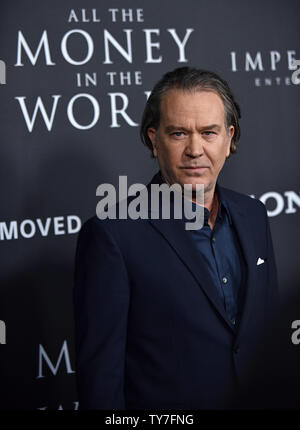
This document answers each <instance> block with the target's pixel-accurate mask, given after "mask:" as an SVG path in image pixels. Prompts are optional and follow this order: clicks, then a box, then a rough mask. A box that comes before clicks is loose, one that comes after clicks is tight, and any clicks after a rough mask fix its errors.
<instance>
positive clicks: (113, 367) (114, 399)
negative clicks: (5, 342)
mask: <svg viewBox="0 0 300 430" xmlns="http://www.w3.org/2000/svg"><path fill="white" fill-rule="evenodd" d="M239 117H240V110H239V106H238V104H237V103H236V101H235V99H234V97H233V95H232V93H231V91H230V89H229V87H228V85H227V83H226V82H225V81H224V80H222V79H221V78H220V77H219V76H218V75H216V74H214V73H212V72H208V71H203V70H198V69H193V68H187V67H186V68H179V69H176V70H174V71H172V72H170V73H167V74H166V75H164V76H163V78H162V79H161V80H160V81H159V82H158V83H157V84H156V85H155V87H154V89H153V91H152V93H151V95H150V97H149V99H148V101H147V104H146V108H145V111H144V115H143V119H142V124H141V135H142V139H143V142H144V143H145V144H146V145H147V146H148V147H149V149H150V150H151V151H152V154H153V156H154V157H156V158H157V160H158V164H159V168H160V170H159V172H158V173H157V174H156V175H155V176H154V177H153V179H152V181H151V182H150V184H148V187H147V189H148V190H150V186H151V184H163V183H165V184H167V185H169V186H170V185H172V184H175V183H177V184H180V186H182V187H183V186H184V184H191V185H192V189H193V191H194V192H195V190H196V185H197V184H203V185H204V225H203V227H202V228H200V229H199V230H191V231H187V230H186V229H185V222H184V221H185V219H184V218H182V219H175V218H174V217H172V216H171V219H161V218H159V219H153V218H151V202H150V201H149V217H148V219H137V220H133V219H130V218H128V219H105V220H100V219H98V218H97V217H96V216H95V217H94V218H92V219H90V220H89V221H88V222H87V223H85V225H84V226H83V228H82V230H81V233H80V236H79V241H78V247H77V254H76V282H75V288H74V303H75V329H76V339H75V340H76V371H77V379H78V390H79V402H80V407H81V408H82V409H223V408H235V407H240V406H241V405H240V404H239V402H238V400H239V398H243V399H245V398H246V397H245V395H244V394H245V390H246V389H247V387H246V386H245V384H246V381H247V378H248V369H249V368H251V363H252V359H253V357H256V351H257V347H258V345H260V344H261V343H262V342H263V341H264V339H265V336H266V335H267V333H268V327H269V326H270V324H271V323H272V318H273V316H274V315H275V314H276V312H277V311H278V287H277V276H276V266H275V260H274V253H273V247H272V240H271V234H270V228H269V224H268V218H267V212H266V209H265V207H264V205H263V204H262V203H261V202H259V201H258V200H255V199H252V198H250V197H248V196H245V195H242V194H239V193H237V192H234V191H231V190H228V189H225V188H223V187H221V186H220V185H219V184H218V183H217V179H218V175H219V173H220V171H221V169H222V167H223V165H224V162H225V160H226V158H227V157H228V156H229V155H230V153H234V152H236V150H237V143H238V139H239V133H240V131H239ZM193 196H194V195H193ZM193 200H194V203H193V204H194V205H196V204H197V202H195V199H194V197H193ZM241 393H243V397H240V394H241Z"/></svg>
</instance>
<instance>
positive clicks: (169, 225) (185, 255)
mask: <svg viewBox="0 0 300 430" xmlns="http://www.w3.org/2000/svg"><path fill="white" fill-rule="evenodd" d="M163 182H164V181H163V180H162V178H161V176H160V174H159V173H158V174H156V175H155V176H154V178H153V179H152V181H151V183H150V184H148V187H147V188H148V195H149V196H150V185H151V184H152V183H154V184H162V183H163ZM150 206H151V205H150V201H149V219H148V220H149V222H150V223H151V224H152V225H153V227H154V228H155V229H156V230H158V231H159V232H160V234H161V235H162V236H163V237H164V238H165V239H166V240H167V241H168V243H169V244H170V246H171V247H172V248H173V250H174V251H175V252H176V254H177V255H178V257H179V258H180V260H181V261H182V262H183V264H184V265H185V266H186V267H187V269H188V270H189V271H190V272H191V274H192V275H193V276H194V278H195V279H196V281H197V283H198V284H199V286H200V287H201V288H202V290H203V291H204V293H205V294H206V296H207V298H208V299H209V300H210V302H211V303H212V305H213V306H214V308H215V309H216V311H217V312H218V313H219V314H220V316H221V317H222V318H223V320H224V321H225V323H226V324H227V326H228V327H229V328H230V329H231V330H233V331H234V329H233V328H232V325H231V323H230V322H229V319H228V317H227V314H226V312H225V309H224V306H223V304H222V302H221V299H220V297H219V295H218V292H217V289H216V286H215V285H214V281H213V279H212V277H211V275H210V272H209V270H208V268H207V265H206V262H205V261H204V259H203V257H202V256H201V254H200V253H199V251H198V250H197V247H196V245H195V243H194V241H193V239H192V238H191V235H190V234H189V233H188V232H187V231H186V230H185V221H184V220H183V219H172V218H171V219H152V218H151V207H150Z"/></svg>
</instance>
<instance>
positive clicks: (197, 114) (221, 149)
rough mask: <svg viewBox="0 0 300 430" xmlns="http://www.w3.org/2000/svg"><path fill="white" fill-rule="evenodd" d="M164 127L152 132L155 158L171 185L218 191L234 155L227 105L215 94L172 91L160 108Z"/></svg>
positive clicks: (164, 98) (151, 137) (150, 130)
mask: <svg viewBox="0 0 300 430" xmlns="http://www.w3.org/2000/svg"><path fill="white" fill-rule="evenodd" d="M160 113H161V115H160V125H159V128H158V129H157V130H155V129H154V128H149V129H148V136H149V138H150V139H151V142H152V145H153V153H154V156H155V157H157V159H158V164H159V167H160V170H161V172H162V174H163V176H164V179H165V180H166V181H167V182H168V183H169V185H171V184H173V183H179V184H181V185H183V184H192V185H193V187H192V188H193V190H195V189H196V187H195V185H196V184H204V192H205V193H207V192H209V191H212V192H213V190H214V187H215V184H216V181H217V178H218V175H219V173H220V171H221V169H222V167H223V165H224V162H225V159H226V157H227V156H228V155H229V153H230V142H231V138H232V136H233V133H234V127H233V126H230V127H229V130H228V134H227V133H226V128H225V117H224V105H223V101H222V99H221V98H220V96H219V95H218V94H217V93H215V92H213V91H203V90H195V91H192V92H187V91H183V90H178V89H171V90H169V91H167V92H166V93H165V95H164V96H163V98H162V100H161V105H160Z"/></svg>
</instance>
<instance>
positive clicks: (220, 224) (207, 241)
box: [187, 184, 246, 327]
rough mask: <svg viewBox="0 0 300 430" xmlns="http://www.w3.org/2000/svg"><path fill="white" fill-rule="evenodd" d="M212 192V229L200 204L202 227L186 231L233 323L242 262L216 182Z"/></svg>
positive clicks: (237, 315) (242, 285)
mask: <svg viewBox="0 0 300 430" xmlns="http://www.w3.org/2000/svg"><path fill="white" fill-rule="evenodd" d="M216 192H217V193H218V196H219V208H218V214H217V217H216V221H215V225H214V227H213V230H211V228H210V226H209V225H208V218H209V211H208V209H206V208H204V225H203V227H202V228H201V229H199V230H187V233H188V234H191V235H192V238H193V240H194V242H195V244H196V247H197V250H198V251H199V253H201V255H202V257H203V258H204V260H205V261H206V263H207V267H208V269H209V271H210V274H211V277H212V279H213V281H214V284H215V287H216V289H217V291H218V294H219V297H220V299H221V301H222V303H223V306H224V308H225V311H226V313H227V315H228V318H229V320H230V322H231V324H232V325H233V326H235V327H237V325H238V323H239V321H240V318H241V312H242V306H243V301H244V295H245V278H246V263H245V260H244V257H243V252H242V249H241V246H240V243H239V240H238V236H237V234H236V232H235V229H234V225H233V223H232V219H231V216H230V211H229V208H228V205H227V203H226V200H225V199H224V196H222V193H221V190H220V189H219V187H218V184H217V185H216ZM193 205H195V203H193Z"/></svg>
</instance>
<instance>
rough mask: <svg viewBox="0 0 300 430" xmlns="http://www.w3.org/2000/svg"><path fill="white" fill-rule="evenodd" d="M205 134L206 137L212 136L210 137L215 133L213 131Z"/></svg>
mask: <svg viewBox="0 0 300 430" xmlns="http://www.w3.org/2000/svg"><path fill="white" fill-rule="evenodd" d="M203 133H204V134H205V135H206V136H210V135H212V134H214V132H213V131H204V132H203Z"/></svg>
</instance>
